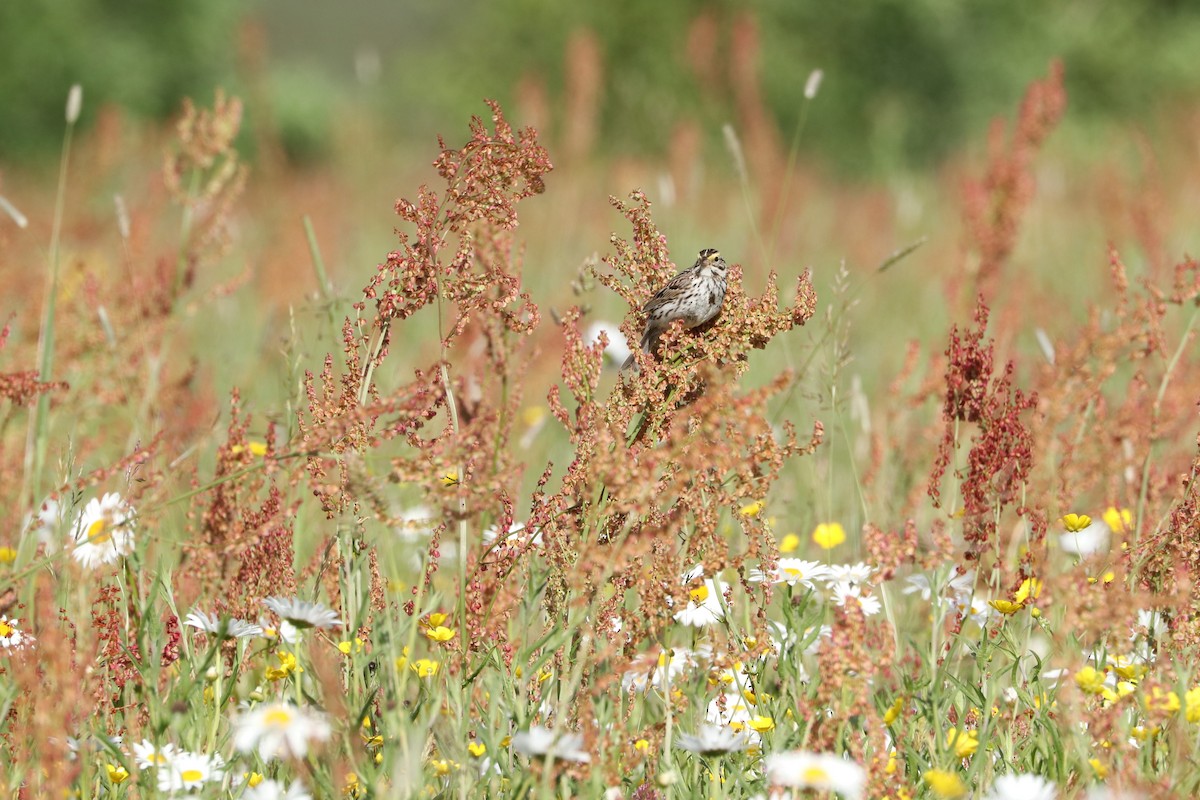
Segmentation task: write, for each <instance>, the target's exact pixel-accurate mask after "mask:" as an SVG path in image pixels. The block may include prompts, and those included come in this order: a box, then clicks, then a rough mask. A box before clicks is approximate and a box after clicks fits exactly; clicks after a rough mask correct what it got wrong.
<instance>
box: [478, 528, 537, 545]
mask: <svg viewBox="0 0 1200 800" xmlns="http://www.w3.org/2000/svg"><path fill="white" fill-rule="evenodd" d="M499 537H500V529H499V528H498V527H496V526H495V525H490V526H488V527H487V528H486V529H484V531H483V543H484V544H485V545H489V546H490V545H492V544H494V543H495V541H496V539H498V538H499ZM504 542H505V544H512V545H523V544H525V543H527V542H528V543H529V544H532V545H533V546H534V547H537V546H538V545H540V544H541V543H542V532H541V531H540V530H532V531H529V532H525V523H524V522H514V523H513V524H512V525H510V526H509V528H508V534H507V535H506V536H505V537H504Z"/></svg>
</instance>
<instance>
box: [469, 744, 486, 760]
mask: <svg viewBox="0 0 1200 800" xmlns="http://www.w3.org/2000/svg"><path fill="white" fill-rule="evenodd" d="M467 752H468V753H470V754H471V755H472V756H474V757H475V758H482V757H483V755H484V754H485V753H486V752H487V745H486V744H481V743H480V742H467Z"/></svg>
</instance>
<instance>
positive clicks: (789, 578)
mask: <svg viewBox="0 0 1200 800" xmlns="http://www.w3.org/2000/svg"><path fill="white" fill-rule="evenodd" d="M828 575H829V567H827V566H825V565H824V564H822V563H821V562H819V561H805V560H804V559H802V558H781V559H779V563H778V564H777V565H776V566H775V569H773V570H769V571H764V570H761V569H756V570H751V572H750V580H752V581H770V582H771V583H786V584H787V585H788V586H795V585H796V584H797V583H798V584H800V585H801V586H804V587H806V588H809V589H816V588H817V584H816V582H817V581H821V580H825V578H826V577H828Z"/></svg>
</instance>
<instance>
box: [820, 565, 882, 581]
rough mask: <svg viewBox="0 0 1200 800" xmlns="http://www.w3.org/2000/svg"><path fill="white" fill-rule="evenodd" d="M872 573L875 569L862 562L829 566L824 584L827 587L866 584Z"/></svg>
mask: <svg viewBox="0 0 1200 800" xmlns="http://www.w3.org/2000/svg"><path fill="white" fill-rule="evenodd" d="M874 573H875V568H874V567H872V566H871V565H870V564H866V563H864V562H862V561H860V562H858V563H857V564H830V565H829V572H828V573H827V574H826V576H825V582H826V583H827V584H829V585H833V584H835V583H855V584H858V583H866V582H867V579H868V578H870V577H871V575H873V574H874Z"/></svg>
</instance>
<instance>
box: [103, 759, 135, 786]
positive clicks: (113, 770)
mask: <svg viewBox="0 0 1200 800" xmlns="http://www.w3.org/2000/svg"><path fill="white" fill-rule="evenodd" d="M104 772H105V774H107V775H108V779H109V780H110V781H112V782H113V783H123V782H125V781H127V780H129V770H127V769H125V768H124V767H122V766H118V765H116V764H105V765H104Z"/></svg>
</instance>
